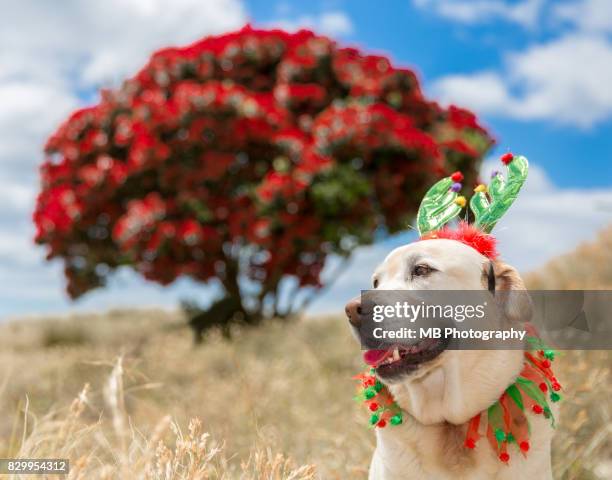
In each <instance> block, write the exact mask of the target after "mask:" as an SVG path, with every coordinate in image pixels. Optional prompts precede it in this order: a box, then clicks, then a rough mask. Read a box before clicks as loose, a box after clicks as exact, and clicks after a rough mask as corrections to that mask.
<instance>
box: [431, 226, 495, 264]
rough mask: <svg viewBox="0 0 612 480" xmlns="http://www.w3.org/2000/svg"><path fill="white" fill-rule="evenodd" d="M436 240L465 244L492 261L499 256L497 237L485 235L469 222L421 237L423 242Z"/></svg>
mask: <svg viewBox="0 0 612 480" xmlns="http://www.w3.org/2000/svg"><path fill="white" fill-rule="evenodd" d="M435 238H445V239H448V240H456V241H458V242H461V243H464V244H465V245H467V246H469V247H472V248H473V249H474V250H476V251H477V252H479V253H481V254H482V255H484V256H485V257H487V258H490V259H491V260H495V259H496V258H497V256H498V253H497V240H496V239H495V237H494V236H493V235H489V234H487V233H484V232H483V231H482V230H479V229H478V228H476V227H474V226H472V225H470V224H468V223H467V222H459V226H458V227H457V228H455V229H453V228H450V227H448V226H446V227H444V228H442V229H441V230H436V231H434V232H430V233H427V234H425V235H423V236H422V237H421V240H432V239H435Z"/></svg>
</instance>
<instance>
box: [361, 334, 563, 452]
mask: <svg viewBox="0 0 612 480" xmlns="http://www.w3.org/2000/svg"><path fill="white" fill-rule="evenodd" d="M527 341H528V342H529V344H530V345H531V347H532V348H533V350H531V351H526V352H525V353H524V355H525V358H524V363H523V369H522V370H521V373H520V374H519V376H518V377H517V379H516V381H515V382H514V383H513V384H512V385H510V386H509V387H508V388H506V390H505V391H504V392H503V393H502V394H501V396H500V397H499V399H498V400H497V401H496V402H495V403H494V404H493V405H491V406H490V407H489V408H488V409H486V410H484V411H482V412H480V413H479V414H477V415H475V416H474V417H473V418H472V419H471V420H470V421H469V422H468V425H467V431H466V435H465V442H464V446H465V448H468V449H473V448H475V447H476V444H477V443H478V441H479V440H480V439H481V438H482V437H483V436H486V437H487V440H488V443H489V445H490V446H491V448H492V449H493V450H494V451H495V452H496V454H497V457H498V458H499V460H500V461H502V462H504V463H508V462H509V461H510V454H509V453H508V449H509V445H510V444H514V445H515V446H516V449H517V450H518V451H519V452H520V453H521V454H522V455H523V456H527V453H528V452H529V449H530V443H529V439H530V438H529V437H530V431H531V429H530V425H529V416H528V415H527V412H528V411H531V412H533V413H534V414H536V415H543V416H544V417H545V418H547V419H549V420H550V422H551V425H552V427H553V428H554V426H555V418H554V415H553V413H552V410H551V408H550V404H549V403H548V400H550V401H551V402H553V403H554V402H558V401H559V400H561V395H560V394H559V393H558V392H559V391H560V390H561V385H560V384H559V382H558V381H557V378H556V377H555V375H554V373H553V371H552V368H551V366H552V362H553V360H554V359H555V352H554V350H551V349H548V348H546V347H545V346H544V345H543V344H542V342H541V340H540V339H539V338H537V337H528V338H527ZM355 378H356V379H358V380H359V381H360V392H359V393H358V395H357V397H356V399H357V400H359V401H361V402H363V403H364V404H365V405H366V406H367V408H368V410H369V411H370V412H371V416H370V425H371V426H372V427H375V428H385V427H386V426H387V425H392V426H397V425H400V424H402V423H403V422H404V421H405V416H406V413H405V412H404V411H402V409H401V408H400V407H399V405H398V404H397V403H396V402H395V400H394V399H393V395H391V392H389V389H388V388H387V387H386V386H384V385H383V384H382V383H381V382H380V381H379V380H378V379H377V378H376V376H375V369H374V368H370V369H368V370H367V371H366V372H364V373H362V374H360V375H357V376H356V377H355Z"/></svg>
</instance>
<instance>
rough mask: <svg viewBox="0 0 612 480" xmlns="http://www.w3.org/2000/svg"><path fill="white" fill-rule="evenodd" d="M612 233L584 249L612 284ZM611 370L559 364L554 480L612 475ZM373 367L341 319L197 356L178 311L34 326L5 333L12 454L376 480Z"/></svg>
mask: <svg viewBox="0 0 612 480" xmlns="http://www.w3.org/2000/svg"><path fill="white" fill-rule="evenodd" d="M611 237H612V231H608V232H607V233H605V234H604V235H602V237H601V239H600V240H599V241H598V243H595V244H592V245H590V246H588V247H581V248H587V250H588V251H589V252H591V253H592V251H593V250H597V249H599V250H598V251H599V254H597V255H595V254H593V255H594V258H596V261H597V268H599V269H600V270H601V271H602V273H598V275H603V274H604V273H606V272H608V273H607V274H608V275H610V274H609V271H610V268H611V267H610V265H611V262H610V255H612V253H611V251H610V250H608V249H607V248H605V250H606V251H604V250H601V249H604V247H602V239H603V240H605V241H609V239H610V238H611ZM603 245H607V244H605V242H604V243H603ZM602 255H603V256H602ZM605 255H607V257H605ZM583 258H584V257H583ZM602 261H604V262H607V263H604V264H602V263H601V262H602ZM568 262H569V263H570V264H571V262H576V264H578V263H579V262H577V260H576V258H575V257H571V256H570V257H567V258H565V259H564V261H563V262H561V263H556V264H555V263H553V264H551V265H552V266H551V265H549V266H547V267H546V268H545V269H544V270H543V271H542V272H540V274H539V276H538V277H537V278H536V277H533V276H531V277H530V282H532V284H533V285H538V286H539V287H540V288H542V287H541V285H540V284H538V283H537V282H538V281H540V282H542V281H543V280H542V279H546V278H548V276H549V275H548V274H549V273H550V272H547V270H546V269H555V268H559V265H563V264H567V263H568ZM580 266H581V268H582V267H583V266H584V264H583V263H580ZM576 268H577V267H576ZM590 272H591V271H590ZM555 275H557V276H558V275H559V274H558V272H557V273H555ZM608 278H609V277H608ZM590 281H593V278H592V276H590V277H589V282H590ZM555 285H556V284H555ZM599 285H603V283H600V284H599ZM574 288H577V287H576V286H574ZM611 363H612V355H611V353H610V352H565V353H563V354H562V355H561V356H560V358H559V365H558V369H559V375H558V376H559V377H560V378H562V379H563V380H564V387H565V388H566V391H567V394H566V395H565V400H564V401H563V402H562V412H561V418H560V421H559V426H558V428H557V429H558V432H557V435H556V437H555V444H554V458H553V462H554V470H555V478H558V479H566V480H569V479H586V480H596V479H609V478H612V439H611V437H612V418H611V414H612V373H611ZM361 368H362V364H361V361H360V354H359V349H358V346H357V345H356V344H355V343H354V341H353V340H352V338H351V337H350V335H349V332H348V329H347V327H346V325H345V321H344V319H342V318H341V317H335V318H333V317H330V318H310V319H302V320H300V321H295V322H294V323H291V324H289V325H284V326H283V325H280V324H278V323H274V322H270V323H269V324H267V325H264V326H263V327H262V328H260V329H257V330H248V331H237V332H236V334H235V336H234V339H233V340H232V341H231V342H229V341H226V340H222V339H221V338H218V337H216V336H211V337H209V338H208V339H207V341H206V343H205V344H204V345H203V346H202V347H201V348H197V349H196V348H193V347H192V341H191V334H190V332H189V331H188V330H187V329H186V328H185V327H184V320H183V318H182V317H181V315H180V314H178V313H168V312H162V311H133V312H129V311H114V312H108V313H105V314H100V315H83V316H73V317H70V318H56V319H53V318H49V319H45V320H21V321H19V322H13V323H10V324H6V325H2V326H0V412H2V415H1V416H0V458H2V457H22V458H24V457H68V458H70V460H71V462H72V471H71V475H70V477H69V478H73V479H77V478H78V479H102V478H105V479H136V478H143V479H189V480H194V479H207V478H213V479H217V478H220V479H233V478H243V479H258V480H259V479H262V480H263V479H266V480H267V479H274V480H280V479H295V480H300V479H311V478H322V479H359V478H366V474H367V468H368V462H369V458H370V455H371V452H372V449H373V446H374V438H373V433H372V432H371V431H370V430H369V429H368V428H367V426H366V417H367V416H366V413H365V412H364V411H363V410H362V408H361V407H360V406H359V405H357V404H356V403H355V402H354V401H353V399H352V397H353V395H354V391H355V390H354V389H355V382H354V380H352V379H351V377H352V376H353V375H354V374H355V373H357V372H359V371H360V369H361Z"/></svg>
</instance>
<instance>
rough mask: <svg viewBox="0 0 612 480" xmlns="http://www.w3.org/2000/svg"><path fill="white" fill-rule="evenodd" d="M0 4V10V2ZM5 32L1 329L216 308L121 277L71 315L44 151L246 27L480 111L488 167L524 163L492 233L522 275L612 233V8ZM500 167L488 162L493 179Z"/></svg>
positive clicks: (44, 9) (1, 25)
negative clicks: (177, 51) (148, 76)
mask: <svg viewBox="0 0 612 480" xmlns="http://www.w3.org/2000/svg"><path fill="white" fill-rule="evenodd" d="M2 3H4V2H2ZM2 11H3V16H2V18H1V19H0V127H1V128H0V202H1V203H2V209H0V318H3V317H12V316H19V315H26V314H44V313H49V312H66V311H71V310H98V309H106V308H110V307H113V306H128V305H129V306H146V305H163V306H169V307H170V306H173V305H175V304H176V301H177V299H179V298H182V297H189V296H191V297H195V298H199V299H202V301H205V300H206V298H208V296H209V293H210V292H209V290H208V289H206V288H202V287H201V286H198V285H193V284H192V283H191V282H189V281H187V280H181V281H179V282H177V284H176V285H174V286H172V287H171V288H167V289H162V288H161V287H158V286H155V285H151V284H147V283H145V282H144V281H142V280H140V279H138V278H137V277H136V276H135V275H133V274H131V273H130V272H127V271H126V272H121V273H120V274H119V275H117V277H116V279H115V280H114V281H113V282H112V283H111V285H110V287H109V288H107V289H105V290H101V291H97V292H93V293H92V294H90V295H88V296H86V297H85V298H84V299H83V300H82V301H79V302H77V303H76V304H71V303H70V302H68V301H67V299H66V298H65V296H64V293H63V279H62V274H61V268H60V266H59V265H57V264H56V265H49V264H47V263H45V262H44V259H43V257H44V252H42V251H41V249H39V248H36V247H34V246H33V245H32V244H31V241H30V239H31V236H32V234H33V229H32V226H31V224H30V221H29V216H30V212H31V210H32V206H33V201H34V198H35V194H36V189H37V176H36V167H37V165H38V163H39V162H40V160H41V154H40V149H41V145H42V143H43V141H44V139H45V138H46V136H47V135H48V134H49V133H50V132H51V131H52V130H53V128H54V127H55V126H56V125H57V123H58V122H59V121H60V120H61V119H62V118H64V117H65V116H66V114H67V113H68V112H69V111H70V110H71V109H73V108H75V107H78V106H80V105H84V104H86V103H88V102H91V101H92V100H95V98H96V95H97V94H96V92H97V89H98V88H99V87H100V86H112V85H114V84H116V82H117V81H118V80H119V79H121V78H122V77H123V76H125V75H127V74H130V73H132V72H133V71H135V70H137V69H138V67H139V66H140V65H142V64H143V63H144V61H145V59H146V57H147V55H148V54H149V53H151V51H153V50H154V49H156V48H159V47H162V46H165V45H169V44H185V43H188V42H189V41H192V40H194V39H196V38H198V37H200V36H202V35H205V34H211V33H220V32H224V31H228V30H232V29H235V28H238V27H240V26H241V25H243V24H244V23H245V22H251V23H253V24H254V25H256V26H270V25H274V26H282V27H285V28H288V29H295V28H299V27H309V28H313V29H314V30H316V31H319V32H321V33H325V34H329V35H330V36H332V37H334V38H337V39H338V40H339V42H341V43H344V44H354V45H357V46H359V47H360V48H362V49H364V50H367V51H371V52H381V53H384V54H388V55H390V56H391V58H392V59H393V61H394V63H396V64H401V65H406V66H410V67H413V68H414V69H415V70H416V71H417V72H418V73H419V76H420V78H421V81H422V83H423V87H424V89H425V91H426V92H427V94H428V95H429V96H431V97H433V98H436V99H439V100H441V101H442V102H455V103H457V104H459V105H462V106H467V107H470V108H472V109H473V110H474V111H476V112H477V113H478V114H479V116H480V117H481V119H482V120H483V121H484V123H485V124H486V125H487V126H488V127H489V128H490V130H491V131H492V132H493V133H494V134H495V136H496V137H497V138H498V140H499V144H498V146H497V149H496V151H495V152H493V154H492V157H494V156H496V155H497V154H499V153H500V152H505V151H507V150H512V151H514V152H520V153H522V154H524V155H526V156H527V157H528V158H529V159H530V161H531V163H532V165H533V168H532V172H531V175H530V179H529V180H528V184H527V186H526V187H525V192H524V194H523V195H522V197H521V199H520V200H519V202H517V204H516V205H515V206H514V207H513V208H512V210H511V212H510V214H509V215H508V216H507V218H505V219H504V220H503V221H502V222H500V224H499V226H498V228H497V230H498V232H497V234H498V237H499V239H500V243H501V248H502V253H503V255H504V257H505V258H506V259H507V260H509V261H510V262H511V263H514V264H515V265H517V266H518V267H519V268H520V269H521V270H524V271H525V270H529V269H532V268H536V267H537V266H539V265H541V264H543V263H544V262H546V261H547V260H548V259H550V258H551V257H552V256H554V255H557V254H559V253H562V252H564V251H568V250H571V249H572V248H574V247H575V245H576V244H577V243H579V242H580V241H584V240H588V239H591V238H593V237H594V236H595V234H596V232H597V231H598V230H600V229H602V228H603V227H604V226H605V225H607V224H610V223H612V135H611V133H612V2H610V1H607V0H566V1H554V2H553V1H546V0H519V1H504V0H470V1H468V0H403V1H400V0H390V1H389V0H388V1H385V2H370V1H366V0H352V1H340V0H314V1H310V2H297V1H294V2H287V1H278V2H274V1H264V0H251V1H249V0H244V1H241V0H209V1H206V0H176V1H174V2H163V1H162V0H109V1H107V2H97V3H95V2H82V1H77V0H66V1H64V2H61V3H53V4H52V3H50V2H45V1H42V0H40V1H34V0H27V1H23V2H17V3H14V2H13V3H8V2H7V3H6V4H5V5H3V8H2ZM491 162H492V158H491V159H488V161H487V166H486V167H485V168H490V165H491ZM409 239H410V238H409V236H407V235H400V236H399V237H396V238H392V239H389V240H387V241H386V242H384V243H382V244H378V245H375V246H372V247H367V248H362V249H360V250H359V251H358V252H357V254H356V255H355V258H354V259H353V262H352V264H351V266H350V267H349V269H348V271H347V272H346V273H345V274H344V275H343V276H341V277H340V278H339V279H338V281H337V283H336V284H335V285H334V287H333V288H332V289H330V290H329V291H328V292H327V293H326V294H325V295H324V296H323V297H322V298H321V300H320V301H318V302H316V303H315V304H314V305H313V307H312V312H313V313H316V312H323V311H325V312H327V311H337V310H340V308H341V307H342V304H343V302H344V300H345V299H347V298H349V297H351V296H353V295H354V294H356V293H357V292H358V291H359V289H360V288H363V287H366V286H367V284H368V281H369V275H370V272H371V270H372V269H373V268H374V266H375V265H376V263H377V262H379V261H380V260H381V259H382V258H384V256H385V254H386V253H387V252H388V251H389V249H390V248H392V247H393V246H396V245H399V244H401V243H404V242H406V241H408V240H409Z"/></svg>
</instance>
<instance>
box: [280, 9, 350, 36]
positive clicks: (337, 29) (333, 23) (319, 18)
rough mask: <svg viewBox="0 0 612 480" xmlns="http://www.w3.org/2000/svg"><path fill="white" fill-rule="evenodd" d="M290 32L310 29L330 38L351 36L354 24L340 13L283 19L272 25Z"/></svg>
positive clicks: (332, 12)
mask: <svg viewBox="0 0 612 480" xmlns="http://www.w3.org/2000/svg"><path fill="white" fill-rule="evenodd" d="M270 25H273V26H275V27H279V28H283V29H285V30H288V31H295V30H299V29H301V28H309V29H311V30H314V31H316V32H317V33H322V34H325V35H330V36H342V35H350V34H351V33H353V30H354V28H353V22H352V21H351V19H350V18H349V17H348V16H347V15H346V14H345V13H344V12H340V11H330V12H323V13H321V14H320V15H301V16H298V17H297V18H294V19H286V18H281V19H278V20H275V21H273V22H271V23H270Z"/></svg>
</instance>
